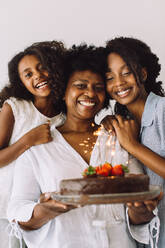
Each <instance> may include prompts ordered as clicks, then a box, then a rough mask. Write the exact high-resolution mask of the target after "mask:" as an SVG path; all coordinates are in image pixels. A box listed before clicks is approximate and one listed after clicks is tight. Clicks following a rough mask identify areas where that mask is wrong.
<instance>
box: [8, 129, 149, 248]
mask: <svg viewBox="0 0 165 248" xmlns="http://www.w3.org/2000/svg"><path fill="white" fill-rule="evenodd" d="M115 147H116V148H117V147H118V148H117V149H118V154H119V155H120V154H121V152H122V153H123V154H124V153H125V156H122V157H121V156H117V153H116V158H113V160H114V161H116V159H118V158H117V157H120V158H122V160H123V159H124V160H125V162H126V161H128V153H127V152H126V151H124V150H123V149H122V148H121V147H120V146H119V143H118V142H116V146H115ZM113 148H114V147H113ZM111 150H112V149H111V148H110V146H109V136H108V135H107V134H106V133H105V135H100V136H99V137H98V139H97V142H96V144H95V146H94V149H93V151H92V154H91V159H90V164H91V165H95V166H96V165H98V164H100V163H102V162H103V160H104V162H105V157H106V161H108V162H111ZM101 154H104V156H102V155H101ZM126 154H127V155H126ZM108 158H109V160H108ZM121 162H122V163H124V161H121ZM132 162H133V159H132V160H131V161H130V163H128V165H129V167H130V168H131V171H132V172H133V171H134V172H137V173H138V172H141V167H140V166H139V165H138V164H137V163H132ZM87 166H88V164H87V163H86V162H85V161H84V160H83V158H82V157H81V156H80V155H79V154H78V153H77V152H76V151H75V150H74V149H73V148H72V147H71V146H70V145H69V144H68V143H67V142H66V140H65V139H64V138H63V136H62V135H61V133H60V132H58V130H56V129H54V132H53V141H52V142H50V143H47V144H41V145H39V146H37V147H32V148H31V149H29V150H28V151H26V152H25V153H24V155H22V156H21V157H19V159H18V160H17V163H16V167H15V173H14V184H13V192H12V197H11V200H10V203H9V207H8V218H9V220H10V221H11V222H12V220H13V219H14V220H16V222H17V221H23V222H26V221H28V220H29V219H30V218H31V216H32V213H33V209H34V207H35V205H36V204H37V202H38V199H39V197H40V194H41V193H44V192H52V191H59V183H60V181H61V180H62V179H66V178H77V177H81V175H82V172H83V170H84V169H85V168H87ZM134 167H135V168H134ZM15 228H16V229H17V230H16V231H17V233H19V234H20V236H21V235H23V238H24V240H25V242H26V243H27V246H28V248H47V247H49V248H54V247H56V248H77V247H79V248H89V247H90V248H92V247H94V248H100V247H104V248H116V247H119V248H120V247H122V248H128V247H129V248H135V247H136V244H135V241H134V239H133V238H132V236H131V234H130V233H129V231H128V227H127V221H126V217H125V208H124V205H123V204H111V205H109V204H107V205H89V206H85V207H82V208H77V209H74V210H71V211H69V212H67V213H65V214H61V215H59V216H58V217H56V218H54V219H53V220H51V221H49V222H48V223H47V224H45V225H43V226H42V227H41V228H39V229H37V230H34V231H24V230H22V229H21V228H20V227H19V225H18V224H15ZM129 229H130V230H131V232H132V235H133V236H134V237H135V236H136V239H138V240H140V241H141V242H144V243H148V241H149V231H148V225H138V226H137V228H136V229H133V230H132V229H131V226H129Z"/></svg>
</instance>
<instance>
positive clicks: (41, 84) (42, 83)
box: [35, 81, 48, 89]
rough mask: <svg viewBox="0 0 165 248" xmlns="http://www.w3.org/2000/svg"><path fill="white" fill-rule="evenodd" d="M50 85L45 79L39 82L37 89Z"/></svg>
mask: <svg viewBox="0 0 165 248" xmlns="http://www.w3.org/2000/svg"><path fill="white" fill-rule="evenodd" d="M47 85H48V82H47V81H44V82H41V83H38V84H37V85H36V86H35V88H37V89H41V88H44V87H45V86H47Z"/></svg>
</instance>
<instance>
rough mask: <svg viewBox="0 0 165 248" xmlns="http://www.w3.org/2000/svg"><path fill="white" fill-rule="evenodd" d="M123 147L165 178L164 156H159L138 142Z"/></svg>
mask: <svg viewBox="0 0 165 248" xmlns="http://www.w3.org/2000/svg"><path fill="white" fill-rule="evenodd" d="M125 149H127V150H128V152H129V153H130V154H132V155H133V156H134V157H136V158H137V159H138V160H139V161H140V162H142V163H143V164H144V165H146V166H147V167H148V168H150V169H151V170H152V171H154V172H155V173H156V174H158V175H159V176H161V177H163V178H165V158H163V157H161V156H159V155H158V154H156V153H155V152H153V151H151V150H150V149H149V148H147V147H145V146H144V145H142V144H140V143H139V142H136V143H134V144H132V145H130V146H129V147H125Z"/></svg>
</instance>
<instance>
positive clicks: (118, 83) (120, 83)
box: [115, 75, 125, 86]
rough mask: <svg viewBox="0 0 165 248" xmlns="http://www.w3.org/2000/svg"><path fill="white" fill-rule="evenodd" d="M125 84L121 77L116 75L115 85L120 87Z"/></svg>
mask: <svg viewBox="0 0 165 248" xmlns="http://www.w3.org/2000/svg"><path fill="white" fill-rule="evenodd" d="M123 84H125V81H124V78H123V77H122V76H121V75H118V76H117V77H116V79H115V85H116V86H120V85H123Z"/></svg>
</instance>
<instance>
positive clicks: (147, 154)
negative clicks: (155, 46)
mask: <svg viewBox="0 0 165 248" xmlns="http://www.w3.org/2000/svg"><path fill="white" fill-rule="evenodd" d="M106 56H107V61H106V63H107V69H106V80H107V91H108V93H109V95H110V96H111V98H113V99H115V100H116V102H117V103H116V105H115V114H117V115H116V116H115V118H108V119H107V120H106V123H107V126H108V125H109V126H110V127H113V129H114V131H115V132H116V135H117V137H118V139H119V142H120V144H121V145H122V146H123V147H124V148H125V149H126V150H127V151H128V152H129V153H131V154H132V155H133V156H134V157H136V158H137V159H138V160H140V161H141V162H142V163H143V164H144V165H145V166H144V167H145V170H146V173H147V174H148V175H149V176H150V183H151V184H157V185H160V186H162V191H164V189H165V180H164V179H165V126H164V123H165V98H164V97H163V96H164V91H163V89H162V87H161V84H162V82H158V81H157V77H158V75H159V72H160V64H159V63H158V57H157V56H156V55H155V54H153V53H152V52H151V49H150V48H149V47H148V46H147V45H146V44H145V43H143V42H142V41H140V40H137V39H134V38H127V37H126V38H124V37H120V38H115V39H113V40H111V41H108V42H107V46H106ZM128 117H131V119H132V118H133V119H134V120H128ZM108 121H109V124H108ZM104 122H105V121H104ZM137 124H138V125H139V126H140V127H141V129H140V135H139V137H138V134H137ZM158 208H159V217H160V238H159V243H158V247H159V248H163V247H164V244H165V235H164V232H165V199H163V200H162V201H161V202H160V204H159V206H158ZM147 247H148V246H147Z"/></svg>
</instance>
